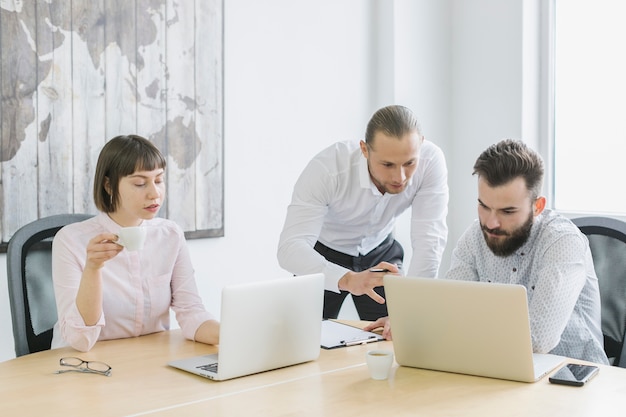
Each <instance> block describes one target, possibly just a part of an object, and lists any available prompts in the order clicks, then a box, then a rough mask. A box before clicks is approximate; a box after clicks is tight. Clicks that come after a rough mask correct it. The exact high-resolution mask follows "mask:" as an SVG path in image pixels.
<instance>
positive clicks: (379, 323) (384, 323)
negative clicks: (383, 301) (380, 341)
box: [363, 316, 391, 340]
mask: <svg viewBox="0 0 626 417" xmlns="http://www.w3.org/2000/svg"><path fill="white" fill-rule="evenodd" d="M381 327H382V328H383V333H382V334H383V337H384V338H385V339H387V340H391V323H390V322H389V316H387V317H381V318H379V319H378V320H376V321H375V322H373V323H371V324H368V325H367V326H365V327H364V328H363V330H365V331H367V332H372V331H374V330H376V329H379V328H381Z"/></svg>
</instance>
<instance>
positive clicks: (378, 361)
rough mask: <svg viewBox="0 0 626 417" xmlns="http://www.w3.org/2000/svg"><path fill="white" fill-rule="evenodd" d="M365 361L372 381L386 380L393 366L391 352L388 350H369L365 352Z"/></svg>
mask: <svg viewBox="0 0 626 417" xmlns="http://www.w3.org/2000/svg"><path fill="white" fill-rule="evenodd" d="M365 360H366V362H367V368H368V369H369V372H370V376H371V377H372V379H377V380H382V379H387V377H388V376H389V371H390V370H391V365H392V364H393V352H392V351H390V350H370V351H369V352H367V354H366V356H365Z"/></svg>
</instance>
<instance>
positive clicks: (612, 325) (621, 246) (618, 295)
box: [572, 217, 626, 368]
mask: <svg viewBox="0 0 626 417" xmlns="http://www.w3.org/2000/svg"><path fill="white" fill-rule="evenodd" d="M572 221H573V222H574V224H576V226H578V228H579V229H580V230H581V231H582V232H583V233H584V234H585V235H587V238H588V239H589V246H590V247H591V255H592V257H593V263H594V266H595V269H596V275H597V276H598V285H599V286H600V299H601V302H602V333H603V334H604V351H605V352H606V354H607V356H608V357H609V362H611V364H612V365H615V366H619V367H622V368H626V343H624V341H625V340H626V222H623V221H621V220H618V219H614V218H610V217H579V218H576V219H572Z"/></svg>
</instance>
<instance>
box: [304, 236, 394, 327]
mask: <svg viewBox="0 0 626 417" xmlns="http://www.w3.org/2000/svg"><path fill="white" fill-rule="evenodd" d="M314 248H315V250H316V251H317V252H318V253H319V254H320V255H322V256H323V257H324V258H326V260H327V261H329V262H332V263H334V264H337V265H339V266H343V267H344V268H348V269H350V270H352V271H354V272H361V271H364V270H366V269H369V268H371V267H373V266H376V265H378V264H379V263H380V262H382V261H386V262H389V263H392V264H396V265H398V268H402V262H403V260H404V249H402V245H400V243H398V242H397V241H396V240H395V239H394V238H393V237H392V236H391V235H389V236H388V237H387V239H385V240H384V241H383V243H381V244H380V245H378V247H377V248H376V249H374V250H372V251H371V252H370V253H368V254H367V255H360V256H351V255H347V254H345V253H342V252H338V251H336V250H334V249H331V248H329V247H328V246H325V245H323V244H321V243H320V242H317V243H316V244H315V247H314ZM374 291H376V292H377V293H378V294H380V295H381V296H382V297H383V298H384V297H385V289H384V287H376V288H375V289H374ZM348 294H350V293H349V292H348V291H341V293H339V294H338V293H336V292H334V291H324V313H323V315H324V318H325V319H336V318H337V315H338V314H339V310H341V306H342V305H343V302H344V300H345V299H346V296H347V295H348ZM352 299H353V300H354V306H355V307H356V311H357V312H358V313H359V317H360V318H361V320H376V319H378V318H380V317H384V316H386V315H387V304H386V303H385V304H378V303H377V302H376V301H374V300H372V299H371V298H370V297H369V296H368V295H353V296H352Z"/></svg>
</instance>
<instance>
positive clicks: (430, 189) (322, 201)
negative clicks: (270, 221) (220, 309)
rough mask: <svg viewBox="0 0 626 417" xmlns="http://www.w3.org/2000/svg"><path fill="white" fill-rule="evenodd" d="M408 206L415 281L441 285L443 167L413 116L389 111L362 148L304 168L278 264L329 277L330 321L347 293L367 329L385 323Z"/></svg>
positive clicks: (341, 150) (375, 120)
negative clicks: (390, 276) (386, 279)
mask: <svg viewBox="0 0 626 417" xmlns="http://www.w3.org/2000/svg"><path fill="white" fill-rule="evenodd" d="M409 207H410V208H411V210H412V217H411V243H412V247H413V256H412V261H411V266H410V268H409V274H410V275H414V276H421V277H433V278H434V277H436V276H437V272H438V270H439V264H440V263H441V257H442V254H443V250H444V248H445V245H446V240H447V236H448V228H447V225H446V215H447V212H448V171H447V167H446V162H445V158H444V156H443V152H442V151H441V149H439V148H438V147H437V146H436V145H435V144H433V143H432V142H429V141H426V140H424V136H423V135H422V133H421V131H420V128H419V125H418V122H417V119H416V117H415V115H414V114H413V113H412V112H411V110H409V109H408V108H406V107H403V106H397V105H394V106H388V107H384V108H382V109H380V110H378V111H377V112H376V113H374V115H373V116H372V118H371V119H370V121H369V123H368V125H367V129H366V131H365V141H363V140H362V141H360V142H356V141H351V142H339V143H336V144H334V145H332V146H330V147H329V148H327V149H325V150H323V151H322V152H321V153H319V154H318V155H317V156H315V157H314V158H313V160H311V161H310V162H309V164H308V165H307V166H306V168H305V169H304V171H303V172H302V174H301V175H300V178H299V179H298V181H297V182H296V185H295V187H294V191H293V196H292V201H291V204H290V205H289V207H288V209H287V217H286V219H285V225H284V227H283V231H282V233H281V235H280V242H279V245H278V262H279V263H280V265H281V267H282V268H284V269H286V270H288V271H289V272H291V273H293V274H295V275H303V274H310V273H315V272H323V273H324V274H325V276H326V285H325V288H326V291H325V294H324V313H323V315H324V318H336V317H337V315H338V314H339V310H340V309H341V306H342V304H343V301H344V299H345V298H346V296H347V295H348V294H352V295H353V299H354V304H355V307H356V309H357V311H358V313H359V316H360V318H361V319H362V320H376V319H378V318H379V317H383V316H386V315H387V306H386V305H385V299H384V296H385V293H384V289H383V287H382V285H383V279H382V278H383V275H384V274H385V273H386V272H391V273H401V271H402V262H403V259H404V250H403V248H402V246H401V245H400V244H399V243H398V242H397V241H396V240H395V239H394V237H393V228H394V224H395V219H396V218H397V217H398V216H399V215H400V214H402V213H403V212H404V211H405V210H407V209H408V208H409ZM372 268H376V269H379V270H385V271H384V272H376V271H372Z"/></svg>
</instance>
